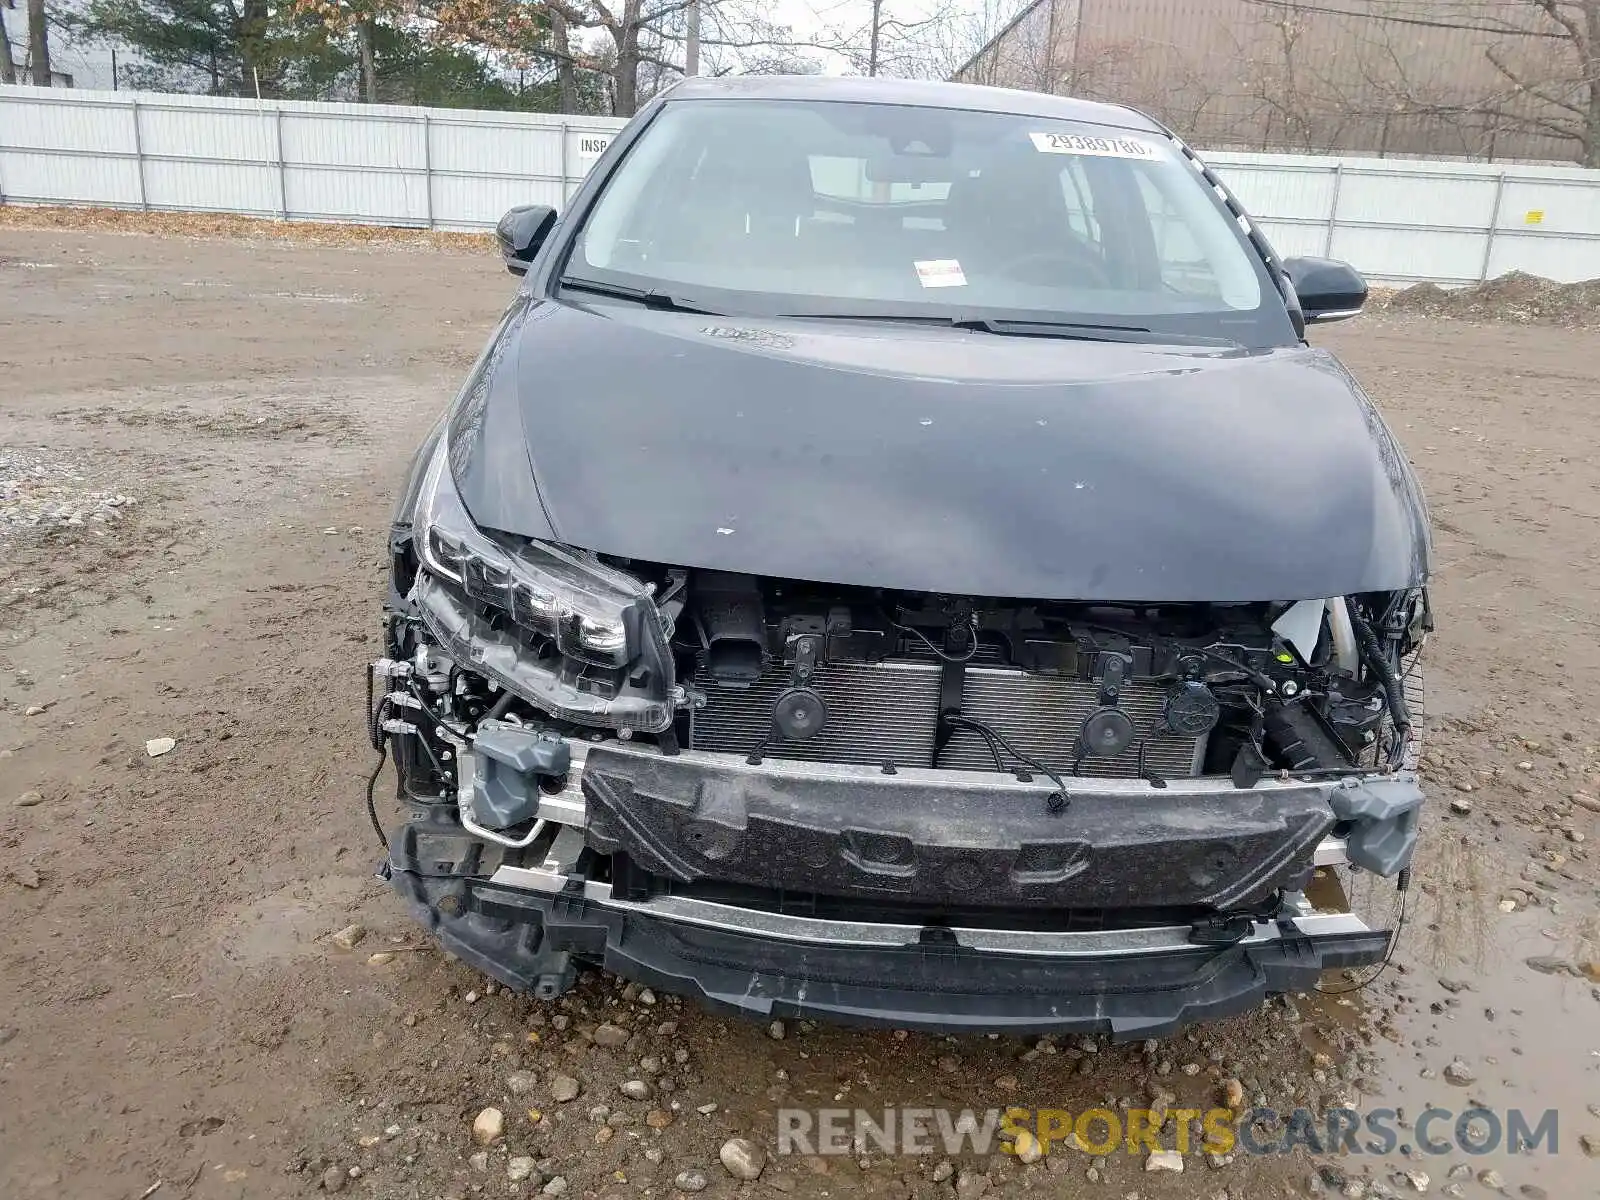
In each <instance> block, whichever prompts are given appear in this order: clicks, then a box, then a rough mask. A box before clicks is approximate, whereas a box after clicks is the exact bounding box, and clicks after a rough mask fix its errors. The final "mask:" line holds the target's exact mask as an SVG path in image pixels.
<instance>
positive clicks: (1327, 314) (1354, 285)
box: [1283, 258, 1367, 325]
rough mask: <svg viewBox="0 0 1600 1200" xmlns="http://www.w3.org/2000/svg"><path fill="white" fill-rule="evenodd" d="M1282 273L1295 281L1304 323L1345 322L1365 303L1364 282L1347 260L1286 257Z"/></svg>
mask: <svg viewBox="0 0 1600 1200" xmlns="http://www.w3.org/2000/svg"><path fill="white" fill-rule="evenodd" d="M1283 273H1284V274H1285V275H1287V276H1288V277H1289V282H1290V283H1292V284H1294V291H1295V295H1297V296H1298V297H1300V309H1301V311H1302V312H1304V313H1305V316H1306V324H1307V325H1313V324H1316V323H1318V322H1326V321H1347V320H1349V319H1350V318H1351V317H1354V316H1356V315H1358V314H1359V313H1360V312H1361V309H1362V306H1363V305H1365V304H1366V302H1367V281H1366V280H1365V279H1363V278H1362V277H1361V272H1360V271H1357V270H1356V269H1355V268H1354V267H1352V266H1351V265H1350V264H1349V263H1344V262H1339V261H1338V260H1337V259H1332V258H1286V259H1284V261H1283Z"/></svg>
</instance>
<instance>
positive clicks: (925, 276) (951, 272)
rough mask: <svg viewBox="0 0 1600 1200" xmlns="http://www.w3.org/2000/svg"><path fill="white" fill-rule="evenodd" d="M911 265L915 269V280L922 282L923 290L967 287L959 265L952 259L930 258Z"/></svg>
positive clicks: (965, 278)
mask: <svg viewBox="0 0 1600 1200" xmlns="http://www.w3.org/2000/svg"><path fill="white" fill-rule="evenodd" d="M912 265H913V266H914V267H916V268H917V278H918V279H920V280H922V286H923V287H925V288H931V287H966V286H967V277H966V276H965V275H963V274H962V273H961V264H960V263H959V262H957V261H956V260H955V259H953V258H930V259H928V260H927V261H925V262H919V263H913V264H912Z"/></svg>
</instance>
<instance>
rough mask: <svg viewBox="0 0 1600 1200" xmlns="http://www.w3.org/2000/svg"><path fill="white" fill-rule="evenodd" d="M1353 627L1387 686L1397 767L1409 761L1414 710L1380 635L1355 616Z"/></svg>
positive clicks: (1363, 653) (1393, 760)
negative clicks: (1409, 703) (1407, 699)
mask: <svg viewBox="0 0 1600 1200" xmlns="http://www.w3.org/2000/svg"><path fill="white" fill-rule="evenodd" d="M1350 624H1351V626H1352V628H1354V630H1355V634H1356V641H1358V642H1360V643H1361V657H1362V658H1364V659H1365V660H1366V662H1367V665H1368V666H1369V667H1371V668H1372V669H1373V671H1375V672H1376V673H1377V675H1378V679H1379V681H1380V682H1381V683H1382V684H1383V695H1384V698H1385V699H1386V700H1387V701H1388V703H1389V716H1390V719H1391V720H1393V721H1394V736H1395V744H1394V745H1393V746H1392V747H1391V748H1390V750H1389V765H1390V766H1391V767H1397V766H1399V765H1400V764H1401V763H1402V762H1403V761H1404V760H1405V753H1406V744H1407V742H1409V741H1410V738H1411V707H1410V705H1408V704H1407V703H1406V689H1405V685H1404V684H1403V683H1402V682H1401V681H1400V676H1399V675H1398V674H1396V673H1395V669H1394V664H1393V663H1391V662H1390V661H1389V658H1388V656H1387V655H1386V654H1384V652H1383V646H1382V645H1381V644H1380V643H1379V641H1378V635H1377V634H1375V633H1374V632H1372V626H1371V625H1369V624H1367V622H1366V619H1365V618H1364V617H1360V616H1357V615H1356V614H1355V613H1351V614H1350Z"/></svg>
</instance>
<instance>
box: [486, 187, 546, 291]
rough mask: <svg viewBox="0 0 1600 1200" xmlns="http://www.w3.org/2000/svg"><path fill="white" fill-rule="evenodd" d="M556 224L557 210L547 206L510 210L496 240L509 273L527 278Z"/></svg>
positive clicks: (496, 230)
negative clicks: (537, 255)
mask: <svg viewBox="0 0 1600 1200" xmlns="http://www.w3.org/2000/svg"><path fill="white" fill-rule="evenodd" d="M555 224H556V210H555V209H553V208H551V207H550V206H549V205H547V204H519V205H518V206H517V207H516V208H513V209H510V210H508V211H507V212H506V215H505V216H503V217H501V218H500V223H499V224H498V225H496V226H495V227H494V240H495V241H496V242H498V243H499V246H500V257H501V258H503V259H504V260H505V264H506V270H508V271H510V272H511V273H512V274H513V275H526V274H527V273H528V264H529V263H531V262H532V261H533V259H534V256H535V255H536V254H538V253H539V247H540V246H542V245H544V240H545V238H547V237H549V236H550V231H551V230H552V229H554V228H555Z"/></svg>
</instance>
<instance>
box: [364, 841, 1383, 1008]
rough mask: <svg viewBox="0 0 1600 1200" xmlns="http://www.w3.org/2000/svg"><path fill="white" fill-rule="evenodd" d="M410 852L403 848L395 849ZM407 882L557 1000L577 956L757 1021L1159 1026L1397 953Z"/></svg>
mask: <svg viewBox="0 0 1600 1200" xmlns="http://www.w3.org/2000/svg"><path fill="white" fill-rule="evenodd" d="M397 857H400V856H398V855H397ZM393 865H394V867H395V869H394V870H393V872H392V880H393V882H394V885H395V887H396V888H397V889H398V890H399V891H400V892H401V894H402V895H404V896H405V897H406V898H407V900H408V901H409V902H410V903H411V905H412V907H413V910H414V911H415V912H416V914H417V915H418V916H419V917H420V918H421V919H422V920H423V921H424V923H425V924H427V925H428V926H429V927H430V928H431V929H432V930H433V932H434V934H435V935H436V936H437V937H438V938H439V939H440V941H441V942H442V943H443V944H444V946H445V947H446V949H448V950H449V951H450V952H451V953H453V954H455V955H456V956H458V957H460V958H461V959H463V960H464V961H466V962H467V963H469V964H471V965H473V966H475V967H477V968H478V969H480V970H482V971H484V972H485V973H487V974H489V975H491V976H493V977H494V978H496V979H498V980H500V981H501V982H503V983H505V984H506V985H507V986H509V987H511V988H513V989H516V990H520V991H531V992H533V993H535V994H536V995H543V996H553V995H558V994H560V993H561V992H562V991H565V990H566V989H567V988H568V987H570V986H571V983H572V977H573V970H574V968H573V962H574V960H583V961H587V962H592V963H594V964H597V965H600V966H603V967H605V968H606V969H607V970H610V971H612V972H614V973H616V974H618V975H621V976H624V977H625V978H628V979H632V980H636V981H638V982H640V983H645V984H649V985H650V986H653V987H657V988H660V989H662V990H665V991H670V992H674V993H678V994H682V995H687V996H690V997H693V998H695V999H697V1000H699V1001H700V1002H701V1003H703V1004H704V1005H706V1006H707V1007H710V1008H713V1009H718V1010H721V1011H725V1012H729V1013H736V1014H742V1015H745V1016H749V1017H753V1018H758V1019H770V1018H771V1017H774V1016H784V1017H797V1018H807V1017H809V1018H815V1019H818V1020H824V1021H829V1022H835V1023H841V1024H850V1025H864V1026H880V1027H893V1028H906V1029H923V1030H927V1031H935V1032H945V1033H959V1032H968V1033H975V1032H1010V1033H1016V1034H1024V1033H1030V1034H1031V1033H1044V1032H1051V1031H1055V1032H1096V1033H1108V1034H1110V1035H1112V1036H1113V1037H1117V1038H1137V1037H1149V1036H1159V1035H1164V1034H1168V1033H1171V1032H1173V1031H1175V1030H1177V1029H1180V1028H1182V1027H1183V1026H1185V1025H1188V1024H1191V1023H1193V1022H1197V1021H1204V1020H1213V1019H1216V1018H1220V1017H1224V1016H1228V1015H1231V1014H1234V1013H1239V1012H1243V1011H1245V1010H1248V1009H1250V1008H1252V1007H1254V1006H1255V1005H1257V1004H1259V1003H1260V1002H1261V1000H1262V999H1263V998H1264V997H1265V996H1267V995H1270V994H1274V993H1279V992H1293V991H1302V990H1306V989H1308V988H1310V987H1311V986H1312V985H1313V984H1314V983H1315V982H1316V980H1317V977H1318V976H1319V974H1320V973H1321V972H1323V971H1325V970H1329V969H1333V968H1340V967H1350V966H1361V965H1365V964H1368V963H1372V962H1375V961H1377V960H1378V959H1379V958H1381V957H1382V955H1383V953H1384V951H1385V949H1386V948H1387V944H1388V935H1387V934H1386V933H1383V932H1379V931H1374V930H1371V929H1369V928H1368V927H1367V926H1366V925H1365V924H1364V923H1363V922H1361V921H1360V920H1359V919H1357V918H1355V917H1351V916H1347V915H1342V916H1310V917H1302V918H1299V919H1297V920H1293V921H1278V922H1264V923H1260V924H1257V925H1256V926H1255V927H1254V930H1253V931H1252V932H1251V933H1250V934H1249V935H1247V936H1246V937H1245V938H1244V939H1243V940H1242V941H1240V942H1238V943H1236V944H1234V945H1231V946H1226V947H1214V946H1201V945H1194V944H1192V943H1190V942H1189V941H1188V934H1189V930H1188V929H1185V928H1168V929H1134V930H1116V931H1106V932H1103V933H1100V932H1096V933H1037V934H1034V933H1026V932H1020V933H1019V932H1013V931H1009V930H990V929H973V930H967V929H947V928H934V927H917V926H899V925H884V924H857V923H852V922H840V921H828V920H808V919H803V918H794V917H780V916H776V915H771V914H765V913H758V912H752V911H751V910H747V909H741V908H735V907H732V906H726V905H721V904H713V903H707V902H704V901H697V900H675V898H673V897H665V898H662V899H659V900H653V901H623V900H616V899H613V898H612V897H611V896H610V889H609V887H607V886H606V885H604V884H594V883H589V884H584V883H583V882H581V881H580V880H577V879H575V878H570V877H565V876H561V875H556V874H551V873H547V872H543V871H532V870H526V869H522V868H515V867H502V868H501V869H500V870H499V871H498V872H497V873H496V875H495V876H494V878H493V879H490V880H483V879H481V878H480V879H466V878H462V877H460V876H454V877H429V876H426V875H422V874H419V873H417V872H415V871H412V870H404V869H399V868H400V867H401V865H402V864H401V863H399V862H395V863H394V864H393Z"/></svg>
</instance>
